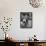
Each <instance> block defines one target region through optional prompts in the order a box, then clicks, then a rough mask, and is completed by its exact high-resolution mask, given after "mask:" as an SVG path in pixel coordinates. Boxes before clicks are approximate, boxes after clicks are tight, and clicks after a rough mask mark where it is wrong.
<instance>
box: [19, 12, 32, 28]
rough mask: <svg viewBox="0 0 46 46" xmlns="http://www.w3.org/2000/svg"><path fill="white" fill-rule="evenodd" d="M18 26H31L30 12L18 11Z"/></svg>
mask: <svg viewBox="0 0 46 46" xmlns="http://www.w3.org/2000/svg"><path fill="white" fill-rule="evenodd" d="M20 28H32V12H20Z"/></svg>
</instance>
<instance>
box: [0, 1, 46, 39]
mask: <svg viewBox="0 0 46 46" xmlns="http://www.w3.org/2000/svg"><path fill="white" fill-rule="evenodd" d="M20 12H32V13H33V23H32V24H33V27H32V28H31V29H21V28H20ZM45 12H46V6H44V5H43V7H40V8H33V7H31V6H30V4H29V1H28V0H0V18H1V17H4V16H6V17H13V22H12V26H11V29H10V31H8V33H10V34H11V35H12V36H13V37H15V38H16V39H17V40H27V39H29V37H32V36H33V35H34V34H36V35H37V38H38V39H39V40H44V39H46V38H45V34H46V33H45V30H46V28H45V27H46V26H45V21H46V20H45V16H46V13H45ZM1 33H3V32H2V31H0V35H2V34H1ZM3 34H4V33H3ZM2 38H3V37H2V36H0V39H2ZM3 39H4V38H3Z"/></svg>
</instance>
